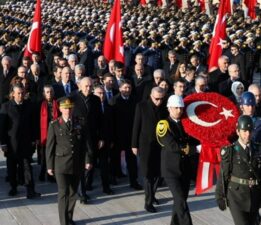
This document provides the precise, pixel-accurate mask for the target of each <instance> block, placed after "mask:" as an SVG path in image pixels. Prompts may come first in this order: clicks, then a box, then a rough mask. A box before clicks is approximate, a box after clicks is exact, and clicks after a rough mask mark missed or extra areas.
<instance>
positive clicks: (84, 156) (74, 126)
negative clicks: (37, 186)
mask: <svg viewBox="0 0 261 225" xmlns="http://www.w3.org/2000/svg"><path fill="white" fill-rule="evenodd" d="M73 106H74V105H73V102H72V101H71V100H70V98H68V97H63V98H61V99H60V100H59V110H60V112H61V116H60V117H58V119H56V120H54V121H52V122H51V123H50V125H49V128H48V137H47V144H46V163H47V172H48V174H49V175H51V176H54V175H55V177H56V181H57V185H58V210H59V218H60V224H61V225H73V224H75V223H74V222H73V220H72V218H73V210H74V206H75V203H76V200H77V188H78V184H79V179H80V174H81V173H82V171H83V169H84V164H85V168H86V169H87V170H90V169H91V168H92V164H91V163H92V144H91V141H90V135H85V136H83V134H85V132H83V131H82V126H83V124H84V121H83V119H82V118H79V117H72V110H73Z"/></svg>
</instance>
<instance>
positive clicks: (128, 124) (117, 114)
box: [110, 80, 141, 190]
mask: <svg viewBox="0 0 261 225" xmlns="http://www.w3.org/2000/svg"><path fill="white" fill-rule="evenodd" d="M119 90H120V93H119V94H117V95H116V96H115V97H113V99H112V100H111V102H110V104H111V105H112V106H113V114H114V124H115V128H114V129H115V138H114V141H115V150H114V151H115V152H114V153H115V154H114V155H113V157H112V164H113V165H114V175H115V176H122V170H121V152H122V151H124V152H125V157H126V163H127V168H128V172H129V181H130V187H132V188H134V189H136V190H141V186H140V185H139V184H138V182H137V178H138V172H137V157H136V156H135V155H134V154H133V153H132V151H131V136H132V126H133V120H134V113H135V106H136V101H135V98H134V96H133V95H132V94H131V91H132V87H131V82H130V81H128V80H123V81H122V82H121V84H120V89H119Z"/></svg>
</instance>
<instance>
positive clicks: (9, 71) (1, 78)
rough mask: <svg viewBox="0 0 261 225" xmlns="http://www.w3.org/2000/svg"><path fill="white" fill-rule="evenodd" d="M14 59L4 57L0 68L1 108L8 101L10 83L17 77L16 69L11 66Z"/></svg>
mask: <svg viewBox="0 0 261 225" xmlns="http://www.w3.org/2000/svg"><path fill="white" fill-rule="evenodd" d="M11 62H12V58H11V57H9V56H4V57H3V58H2V60H1V64H2V66H0V106H1V104H2V103H3V102H5V101H7V100H8V94H9V88H10V82H11V80H12V78H13V77H14V76H15V69H14V68H13V67H12V66H11Z"/></svg>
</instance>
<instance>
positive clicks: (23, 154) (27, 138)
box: [0, 85, 40, 199]
mask: <svg viewBox="0 0 261 225" xmlns="http://www.w3.org/2000/svg"><path fill="white" fill-rule="evenodd" d="M11 94H12V99H11V100H9V101H8V102H6V103H4V104H3V105H2V108H1V112H0V143H1V145H2V150H3V151H4V153H5V156H6V158H7V173H8V178H9V182H10V185H11V190H10V191H9V195H10V196H15V195H16V194H17V174H18V173H19V172H21V173H22V174H23V176H24V183H25V186H26V189H27V198H29V199H31V198H35V197H39V196H40V194H39V193H37V192H35V190H34V180H33V173H32V166H31V160H32V155H33V142H35V141H36V137H35V134H36V133H37V132H36V131H35V129H34V127H33V126H32V125H33V124H36V121H34V118H35V114H36V113H34V111H33V110H32V109H33V108H34V107H32V104H30V103H29V102H28V101H26V100H24V87H23V86H21V85H14V86H13V88H12V92H11ZM19 170H22V171H19Z"/></svg>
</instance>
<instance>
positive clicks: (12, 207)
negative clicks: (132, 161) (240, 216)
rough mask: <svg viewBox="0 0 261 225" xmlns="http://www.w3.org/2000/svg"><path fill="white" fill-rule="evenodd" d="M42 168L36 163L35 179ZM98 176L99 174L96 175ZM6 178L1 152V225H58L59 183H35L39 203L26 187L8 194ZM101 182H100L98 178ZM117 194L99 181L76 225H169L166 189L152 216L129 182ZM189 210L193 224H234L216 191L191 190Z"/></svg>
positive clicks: (159, 195) (78, 209)
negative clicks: (221, 207)
mask: <svg viewBox="0 0 261 225" xmlns="http://www.w3.org/2000/svg"><path fill="white" fill-rule="evenodd" d="M38 170H39V166H38V165H36V164H34V172H35V177H38V176H37V172H38ZM96 174H97V175H98V173H96ZM5 175H6V167H5V159H4V157H3V154H2V152H1V153H0V225H17V224H23V225H43V224H44V225H59V221H58V209H57V188H56V184H51V183H48V182H38V181H36V190H37V191H39V192H41V193H42V197H41V198H40V199H37V200H28V199H26V198H25V197H24V196H25V188H24V187H22V186H19V188H18V191H19V194H18V196H17V197H9V196H8V195H7V193H8V190H9V186H8V184H7V183H6V182H5V181H4V178H5ZM97 180H99V179H97ZM112 188H113V190H114V191H115V195H112V196H108V195H104V194H103V193H102V191H101V185H100V183H99V181H97V183H95V185H94V190H93V191H92V192H90V193H89V195H90V197H91V201H90V203H89V204H88V205H81V204H79V202H77V205H76V208H75V214H74V220H75V221H76V224H77V225H84V224H92V225H101V224H104V225H127V224H133V225H134V224H135V225H168V224H169V222H170V215H171V208H172V201H171V195H170V192H169V191H168V188H167V187H163V188H160V189H159V191H158V193H157V198H158V199H159V200H160V203H161V204H160V205H159V206H157V210H158V212H157V213H155V214H150V213H147V212H146V211H144V209H143V206H144V194H143V191H133V190H132V189H130V188H129V187H128V183H127V179H122V180H120V182H119V185H117V186H113V187H112ZM189 207H190V210H191V214H192V219H193V224H194V225H219V224H222V225H232V224H233V223H232V219H231V216H230V214H229V212H228V211H226V212H221V211H220V210H218V208H217V207H216V203H215V200H214V194H213V191H211V192H209V193H206V194H203V195H202V196H195V195H194V190H191V192H190V196H189Z"/></svg>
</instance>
